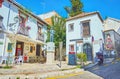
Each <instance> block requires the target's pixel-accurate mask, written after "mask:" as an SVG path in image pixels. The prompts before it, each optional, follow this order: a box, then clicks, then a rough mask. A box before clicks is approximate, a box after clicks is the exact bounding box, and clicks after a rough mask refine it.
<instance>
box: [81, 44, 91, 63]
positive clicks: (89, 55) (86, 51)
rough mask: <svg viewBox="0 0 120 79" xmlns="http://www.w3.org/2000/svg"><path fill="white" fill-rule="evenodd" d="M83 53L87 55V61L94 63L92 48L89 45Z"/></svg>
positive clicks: (84, 48)
mask: <svg viewBox="0 0 120 79" xmlns="http://www.w3.org/2000/svg"><path fill="white" fill-rule="evenodd" d="M83 52H84V53H86V55H87V60H88V61H92V57H93V56H92V46H91V45H90V44H89V43H85V44H84V45H83Z"/></svg>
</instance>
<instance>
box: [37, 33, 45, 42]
mask: <svg viewBox="0 0 120 79" xmlns="http://www.w3.org/2000/svg"><path fill="white" fill-rule="evenodd" d="M37 40H40V41H42V42H44V34H42V33H38V37H37Z"/></svg>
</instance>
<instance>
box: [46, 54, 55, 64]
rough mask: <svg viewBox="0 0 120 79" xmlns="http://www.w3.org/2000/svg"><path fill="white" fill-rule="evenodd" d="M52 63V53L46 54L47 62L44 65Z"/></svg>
mask: <svg viewBox="0 0 120 79" xmlns="http://www.w3.org/2000/svg"><path fill="white" fill-rule="evenodd" d="M52 63H54V52H47V61H46V64H52Z"/></svg>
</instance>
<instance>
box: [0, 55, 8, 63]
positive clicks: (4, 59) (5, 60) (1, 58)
mask: <svg viewBox="0 0 120 79" xmlns="http://www.w3.org/2000/svg"><path fill="white" fill-rule="evenodd" d="M3 62H4V63H5V64H6V63H7V56H0V64H2V63H3Z"/></svg>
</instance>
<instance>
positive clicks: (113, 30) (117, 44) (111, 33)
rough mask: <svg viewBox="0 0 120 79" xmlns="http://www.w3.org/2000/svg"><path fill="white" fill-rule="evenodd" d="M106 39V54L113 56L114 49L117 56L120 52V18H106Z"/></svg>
mask: <svg viewBox="0 0 120 79" xmlns="http://www.w3.org/2000/svg"><path fill="white" fill-rule="evenodd" d="M104 41H105V46H104V47H105V50H106V55H108V56H109V57H110V56H111V57H114V56H112V53H113V52H112V51H115V52H116V56H117V55H119V54H120V20H118V19H115V18H111V17H108V18H106V19H105V20H104Z"/></svg>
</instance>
